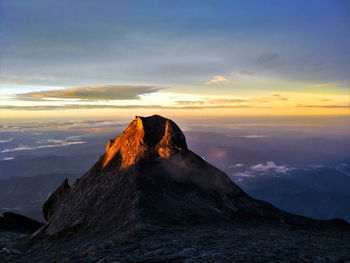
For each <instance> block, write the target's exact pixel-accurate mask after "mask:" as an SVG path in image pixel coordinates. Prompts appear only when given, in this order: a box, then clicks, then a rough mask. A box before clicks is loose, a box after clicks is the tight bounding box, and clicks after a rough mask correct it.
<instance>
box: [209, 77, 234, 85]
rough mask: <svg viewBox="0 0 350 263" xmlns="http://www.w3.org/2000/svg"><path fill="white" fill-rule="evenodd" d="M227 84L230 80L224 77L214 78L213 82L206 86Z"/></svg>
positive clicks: (210, 81)
mask: <svg viewBox="0 0 350 263" xmlns="http://www.w3.org/2000/svg"><path fill="white" fill-rule="evenodd" d="M225 82H229V80H228V79H227V78H225V77H223V76H219V75H217V76H214V78H213V79H212V80H209V81H207V82H206V83H205V85H211V84H217V83H225Z"/></svg>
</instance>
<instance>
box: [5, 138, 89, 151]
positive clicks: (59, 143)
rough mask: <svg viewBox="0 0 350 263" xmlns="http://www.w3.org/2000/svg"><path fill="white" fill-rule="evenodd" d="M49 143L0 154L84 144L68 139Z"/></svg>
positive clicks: (8, 149)
mask: <svg viewBox="0 0 350 263" xmlns="http://www.w3.org/2000/svg"><path fill="white" fill-rule="evenodd" d="M51 143H52V144H46V145H34V146H28V145H21V146H18V147H15V148H7V149H4V150H2V151H1V153H8V152H17V151H28V150H36V149H45V148H56V147H65V146H70V145H76V144H84V143H86V142H85V141H69V139H65V140H54V141H51Z"/></svg>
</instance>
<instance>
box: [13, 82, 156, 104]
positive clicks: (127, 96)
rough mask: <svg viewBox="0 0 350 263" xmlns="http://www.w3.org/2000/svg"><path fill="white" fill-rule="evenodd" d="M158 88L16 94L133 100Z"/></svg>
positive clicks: (107, 87) (102, 87) (21, 96)
mask: <svg viewBox="0 0 350 263" xmlns="http://www.w3.org/2000/svg"><path fill="white" fill-rule="evenodd" d="M158 90H160V88H155V87H151V86H122V85H97V86H88V87H75V88H67V89H59V90H50V91H38V92H29V93H22V94H18V95H17V98H18V99H26V100H28V99H34V100H41V99H46V98H50V99H52V98H54V99H81V100H135V99H139V98H140V95H144V94H150V93H154V92H157V91H158Z"/></svg>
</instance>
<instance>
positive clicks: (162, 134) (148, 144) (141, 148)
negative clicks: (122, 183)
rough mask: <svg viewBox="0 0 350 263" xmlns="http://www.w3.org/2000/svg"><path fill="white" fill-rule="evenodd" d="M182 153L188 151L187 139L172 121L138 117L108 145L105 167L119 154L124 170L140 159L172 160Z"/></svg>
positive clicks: (161, 118) (157, 116)
mask: <svg viewBox="0 0 350 263" xmlns="http://www.w3.org/2000/svg"><path fill="white" fill-rule="evenodd" d="M182 150H187V145H186V139H185V136H184V134H183V133H182V131H181V130H180V128H179V127H178V126H177V125H176V124H175V123H174V122H173V121H172V120H169V119H166V118H163V117H161V116H159V115H153V116H151V117H140V116H136V117H135V120H134V121H132V122H131V123H130V124H129V126H128V128H127V129H126V130H125V131H124V132H123V133H122V134H121V135H120V136H119V137H118V138H116V139H114V140H110V141H109V142H108V143H107V146H106V156H105V158H104V160H103V167H105V166H107V165H108V163H109V162H110V161H111V160H112V159H113V158H114V157H115V156H116V155H120V156H121V158H122V164H121V168H127V167H129V166H131V165H133V164H135V163H137V162H138V161H139V160H140V159H146V160H147V159H148V160H152V159H157V158H169V157H170V156H171V155H172V154H173V153H175V152H178V151H182Z"/></svg>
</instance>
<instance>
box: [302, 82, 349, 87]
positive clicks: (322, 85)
mask: <svg viewBox="0 0 350 263" xmlns="http://www.w3.org/2000/svg"><path fill="white" fill-rule="evenodd" d="M340 86H342V83H341V82H327V83H321V84H313V85H309V87H310V88H328V87H340Z"/></svg>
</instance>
